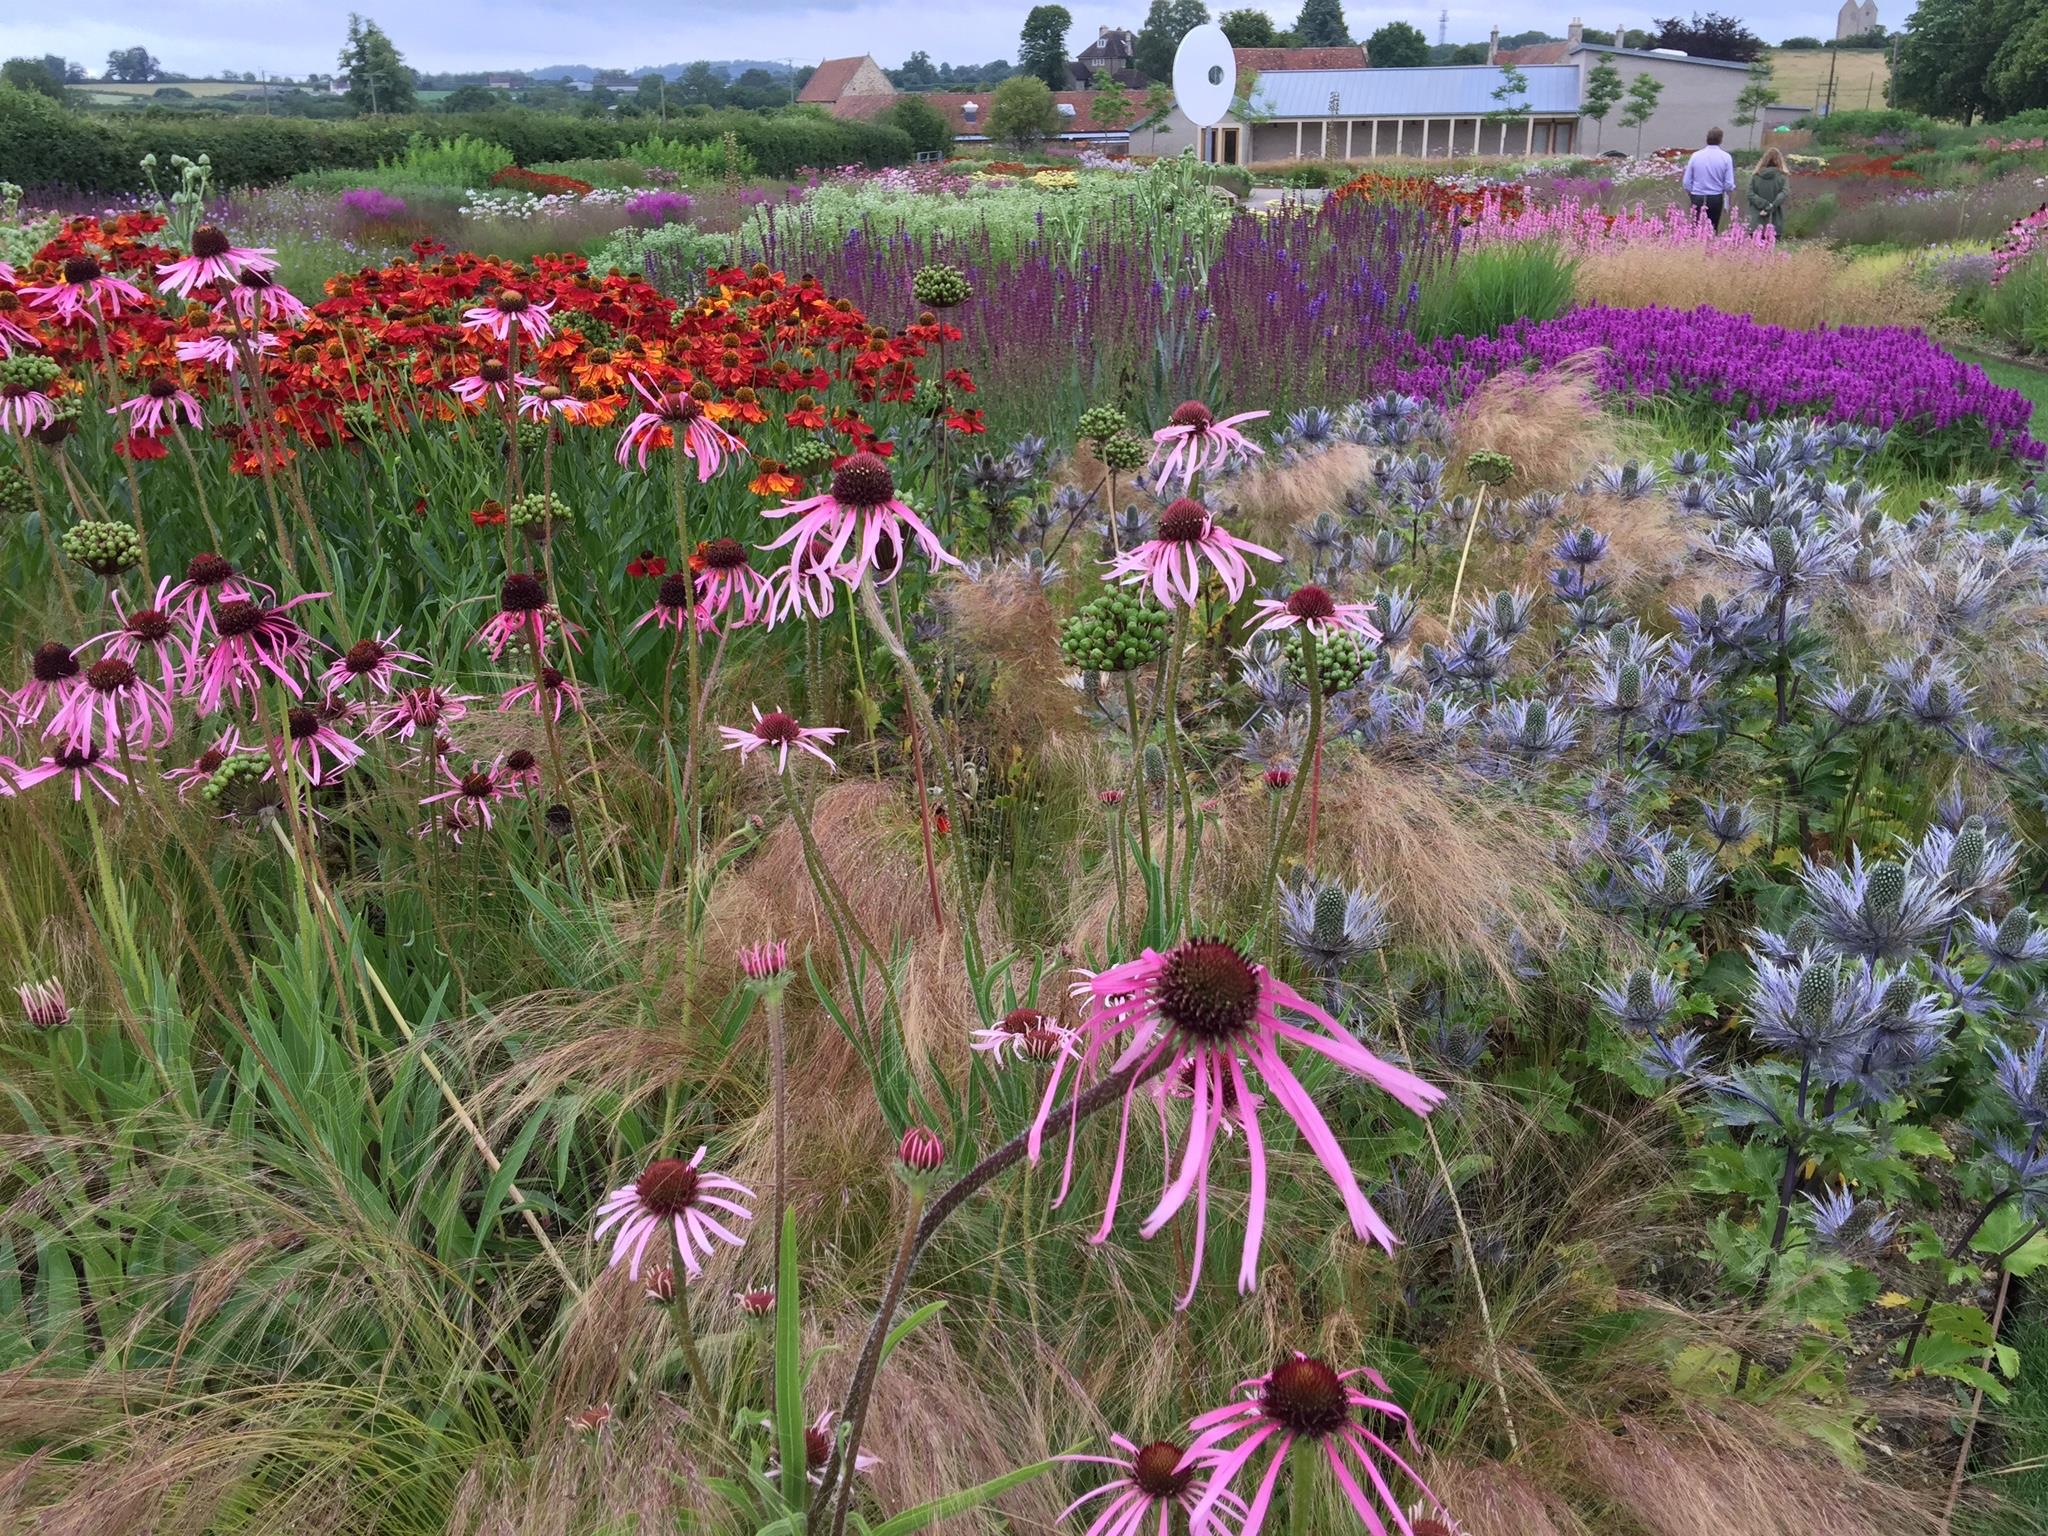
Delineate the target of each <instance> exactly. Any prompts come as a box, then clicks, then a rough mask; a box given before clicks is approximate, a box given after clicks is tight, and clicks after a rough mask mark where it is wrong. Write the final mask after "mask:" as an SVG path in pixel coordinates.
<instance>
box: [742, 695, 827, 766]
mask: <svg viewBox="0 0 2048 1536" xmlns="http://www.w3.org/2000/svg"><path fill="white" fill-rule="evenodd" d="M753 708H754V728H753V729H752V730H751V731H749V730H746V729H744V728H743V727H740V726H737V725H721V726H720V727H719V728H718V734H719V735H721V736H723V737H724V738H725V745H726V748H727V750H728V751H732V750H737V751H738V752H739V755H740V761H741V762H745V761H746V760H747V755H748V754H749V753H750V752H752V751H754V750H755V749H756V748H757V747H773V748H774V749H775V771H776V772H777V773H787V772H788V771H789V749H790V748H791V747H795V748H797V749H798V750H799V751H802V752H808V753H810V754H811V756H813V757H815V758H816V759H817V760H818V761H819V762H821V763H823V764H824V765H825V766H826V767H827V768H830V767H831V766H832V759H831V758H829V757H827V756H826V755H825V753H824V752H823V751H822V750H820V748H819V745H818V744H819V743H820V742H823V743H824V744H825V745H826V746H830V745H831V744H832V738H833V737H835V736H844V735H845V734H846V730H845V728H844V727H843V726H837V725H809V726H806V725H798V724H797V723H796V717H795V716H793V715H789V714H785V713H784V712H783V711H782V710H779V709H776V710H770V711H769V712H768V713H767V714H765V715H764V714H762V713H761V706H760V705H758V704H756V705H754V706H753Z"/></svg>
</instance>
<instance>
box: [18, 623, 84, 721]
mask: <svg viewBox="0 0 2048 1536" xmlns="http://www.w3.org/2000/svg"><path fill="white" fill-rule="evenodd" d="M84 671H85V667H84V666H83V665H82V664H81V663H80V661H79V659H78V654H77V652H75V651H73V650H72V649H71V647H70V646H68V645H66V644H64V643H63V642H62V641H61V640H45V641H44V642H43V643H42V644H41V645H39V646H37V647H36V653H35V655H34V656H32V657H30V658H29V663H28V681H27V682H26V683H23V684H22V685H21V686H20V687H19V688H17V689H15V690H14V692H13V693H11V694H7V695H5V699H6V703H7V713H8V714H9V715H10V716H12V717H13V719H14V723H15V724H16V725H20V726H24V727H26V726H31V725H34V724H35V723H36V722H37V721H38V720H40V719H42V718H43V711H44V710H46V709H49V708H51V707H52V706H53V705H59V704H62V703H63V701H64V699H65V698H66V697H67V696H68V695H69V694H70V693H71V690H72V689H74V688H76V687H77V686H78V679H79V675H80V674H81V673H82V672H84Z"/></svg>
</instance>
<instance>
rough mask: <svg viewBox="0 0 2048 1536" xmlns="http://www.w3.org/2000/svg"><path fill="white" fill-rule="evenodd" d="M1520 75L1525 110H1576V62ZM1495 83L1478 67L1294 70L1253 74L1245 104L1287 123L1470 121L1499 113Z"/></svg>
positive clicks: (1488, 69)
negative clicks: (1250, 102) (1254, 79)
mask: <svg viewBox="0 0 2048 1536" xmlns="http://www.w3.org/2000/svg"><path fill="white" fill-rule="evenodd" d="M1522 73H1523V74H1524V75H1526V76H1527V77H1528V81H1529V89H1528V91H1527V93H1526V94H1525V95H1524V97H1523V100H1525V101H1526V102H1527V103H1528V109H1529V111H1530V112H1532V113H1536V114H1539V115H1555V114H1558V113H1574V114H1575V113H1577V111H1578V110H1579V70H1578V66H1577V65H1575V64H1539V65H1536V66H1535V67H1533V68H1529V69H1524V70H1523V71H1522ZM1500 83H1501V71H1500V70H1498V69H1496V68H1493V67H1492V66H1490V65H1485V64H1444V65H1432V66H1429V67H1426V68H1418V69H1318V70H1301V71H1298V72H1293V73H1275V74H1270V75H1267V74H1262V75H1260V76H1259V83H1258V85H1257V87H1256V88H1255V89H1254V92H1253V105H1254V106H1255V107H1256V109H1257V110H1258V111H1259V112H1260V113H1262V114H1270V115H1271V116H1273V117H1280V118H1289V119H1292V118H1318V117H1472V116H1477V115H1483V114H1485V113H1487V112H1495V111H1498V110H1500V105H1501V104H1500V103H1499V102H1497V101H1495V100H1494V99H1493V93H1494V92H1495V91H1496V90H1497V89H1499V87H1500ZM1333 97H1334V98H1335V101H1336V105H1335V107H1334V109H1333V108H1332V106H1331V100H1332V98H1333Z"/></svg>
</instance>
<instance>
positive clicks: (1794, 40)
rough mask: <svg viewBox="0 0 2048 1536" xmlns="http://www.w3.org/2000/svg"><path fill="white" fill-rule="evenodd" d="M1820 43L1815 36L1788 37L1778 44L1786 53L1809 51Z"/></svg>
mask: <svg viewBox="0 0 2048 1536" xmlns="http://www.w3.org/2000/svg"><path fill="white" fill-rule="evenodd" d="M1820 45H1821V43H1820V39H1819V38H1817V37H1788V38H1786V39H1785V41H1783V42H1782V43H1780V44H1778V46H1779V47H1780V48H1782V49H1784V50H1785V52H1787V53H1809V52H1811V51H1813V50H1814V49H1816V48H1818V47H1820Z"/></svg>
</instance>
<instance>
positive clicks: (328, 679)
mask: <svg viewBox="0 0 2048 1536" xmlns="http://www.w3.org/2000/svg"><path fill="white" fill-rule="evenodd" d="M397 639H398V631H397V630H395V629H394V630H392V631H391V632H390V633H389V634H387V635H372V636H370V638H369V639H367V640H358V641H357V642H356V643H355V644H354V645H352V646H350V647H349V648H348V649H347V650H345V651H343V652H342V653H341V654H340V655H339V656H337V657H335V659H334V664H333V665H332V666H330V667H329V668H328V669H327V670H326V671H325V672H322V673H321V674H320V686H321V687H323V688H325V689H327V690H329V691H330V692H339V691H340V690H341V689H343V688H346V687H347V686H348V685H349V684H350V683H361V684H362V685H363V686H364V687H365V688H366V689H375V690H376V691H377V692H378V693H384V694H388V693H390V692H391V691H392V690H393V688H394V687H395V686H396V682H397V679H399V678H400V677H417V676H419V675H420V674H419V673H418V671H417V670H415V669H414V668H412V667H408V666H405V665H403V663H405V662H408V661H416V662H418V663H419V664H420V665H421V666H425V665H426V658H425V657H424V656H416V655H414V654H413V653H412V652H411V651H401V650H400V649H398V646H397V644H396V643H395V642H396V641H397Z"/></svg>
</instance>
